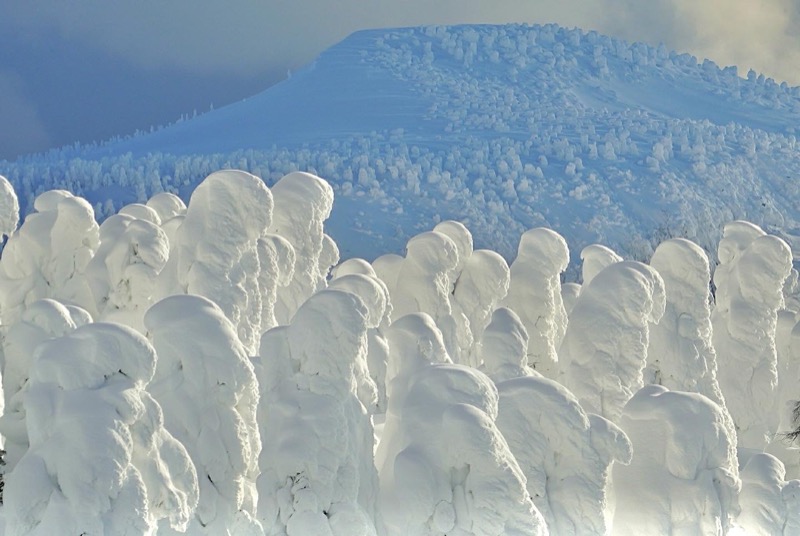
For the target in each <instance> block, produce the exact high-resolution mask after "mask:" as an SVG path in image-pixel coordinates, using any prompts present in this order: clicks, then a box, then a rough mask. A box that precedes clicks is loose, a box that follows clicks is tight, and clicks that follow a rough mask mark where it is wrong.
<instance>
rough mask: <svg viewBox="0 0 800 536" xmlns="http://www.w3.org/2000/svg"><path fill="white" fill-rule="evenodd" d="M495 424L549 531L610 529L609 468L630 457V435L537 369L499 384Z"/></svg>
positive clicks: (583, 532) (602, 531)
mask: <svg viewBox="0 0 800 536" xmlns="http://www.w3.org/2000/svg"><path fill="white" fill-rule="evenodd" d="M497 389H498V391H499V393H500V402H499V413H498V416H497V427H498V428H499V429H500V431H501V432H502V433H503V437H505V438H506V441H508V445H509V447H510V448H511V452H512V453H513V454H514V456H515V457H516V459H517V460H518V461H519V464H520V467H521V468H522V471H523V472H524V473H525V476H526V478H527V489H528V494H529V495H530V496H531V498H532V499H533V502H534V503H535V504H536V506H537V508H538V509H539V511H540V512H541V513H542V515H543V516H544V518H545V520H546V522H547V526H548V528H549V530H550V534H558V535H565V536H567V535H586V536H590V535H591V536H594V535H598V534H608V532H609V530H610V528H611V512H610V503H609V499H610V497H609V493H610V483H611V482H610V481H611V468H612V464H614V462H617V463H621V464H623V465H625V464H628V463H630V460H631V452H632V451H631V444H630V441H629V440H628V438H627V436H626V435H625V433H624V432H623V431H622V430H621V429H619V428H618V427H617V426H616V425H614V424H613V423H611V422H610V421H608V420H606V419H604V418H602V417H600V416H599V415H592V414H588V415H587V414H586V413H585V412H584V410H583V408H581V406H580V404H578V401H577V400H576V399H575V397H574V396H573V395H572V393H570V392H569V391H568V390H567V389H566V388H565V387H564V386H562V385H561V384H560V383H558V382H556V381H554V380H550V379H548V378H545V377H544V376H542V375H540V374H539V373H536V372H534V373H533V374H532V375H530V376H523V377H518V378H511V379H508V380H505V381H502V382H499V383H498V384H497Z"/></svg>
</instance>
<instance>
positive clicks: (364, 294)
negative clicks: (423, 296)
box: [329, 261, 392, 413]
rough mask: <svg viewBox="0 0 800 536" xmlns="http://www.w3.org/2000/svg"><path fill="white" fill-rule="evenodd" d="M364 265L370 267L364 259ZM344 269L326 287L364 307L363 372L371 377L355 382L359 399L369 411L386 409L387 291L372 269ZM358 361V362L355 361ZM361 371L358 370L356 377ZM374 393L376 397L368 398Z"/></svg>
mask: <svg viewBox="0 0 800 536" xmlns="http://www.w3.org/2000/svg"><path fill="white" fill-rule="evenodd" d="M364 267H366V268H369V270H368V274H369V272H370V271H372V267H371V266H370V265H369V263H367V262H366V261H364ZM368 274H360V273H346V271H345V270H337V272H336V276H335V277H334V278H333V279H331V281H330V284H329V288H334V289H339V290H344V291H346V292H351V293H353V294H355V295H356V296H358V297H359V298H360V299H361V301H362V302H363V303H364V305H365V306H366V308H367V360H366V365H367V367H368V369H369V370H368V371H366V375H367V376H368V377H369V378H371V381H369V382H366V383H364V384H363V385H360V386H359V398H360V399H361V403H362V404H364V406H365V407H366V408H367V410H368V411H369V412H370V413H386V363H387V362H388V360H389V343H388V342H387V341H386V336H385V335H384V333H385V331H386V329H387V328H388V327H389V325H390V323H391V315H392V304H391V303H390V302H389V291H388V290H387V289H386V285H385V284H384V283H383V281H381V280H380V279H378V277H377V276H376V275H375V272H374V271H372V274H371V275H368ZM359 364H360V362H359ZM361 377H362V375H361V373H360V372H359V378H361ZM375 395H377V398H376V399H374V400H373V399H372V397H373V396H375Z"/></svg>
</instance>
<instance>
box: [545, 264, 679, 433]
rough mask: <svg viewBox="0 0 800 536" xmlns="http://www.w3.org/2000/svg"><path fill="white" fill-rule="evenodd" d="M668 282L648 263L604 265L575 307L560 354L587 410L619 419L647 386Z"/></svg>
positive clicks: (565, 375)
mask: <svg viewBox="0 0 800 536" xmlns="http://www.w3.org/2000/svg"><path fill="white" fill-rule="evenodd" d="M664 307H665V297H664V282H663V280H662V279H661V276H659V275H658V273H657V272H656V271H655V270H653V269H652V268H650V267H649V266H647V265H645V264H642V263H639V262H635V261H623V262H618V263H614V264H610V265H608V266H606V268H604V269H603V270H601V271H600V272H599V273H598V274H597V275H596V276H595V277H594V278H592V279H591V281H590V282H589V284H588V285H583V287H582V289H581V293H580V295H579V296H578V299H577V301H576V302H575V307H574V308H573V309H572V314H571V315H570V319H569V326H568V327H567V332H566V335H565V336H564V341H563V342H562V344H561V348H560V351H559V358H560V359H561V361H562V366H561V371H562V376H561V377H562V378H563V382H562V383H563V384H564V385H565V386H566V387H567V388H568V389H570V390H571V391H572V392H573V393H574V394H575V396H576V397H577V398H578V400H579V401H580V403H581V406H583V408H584V409H585V410H586V411H588V412H594V413H597V414H599V415H602V416H603V417H606V418H607V419H610V420H612V421H614V422H617V421H618V419H619V417H620V415H621V414H622V409H623V407H624V406H625V404H626V403H627V402H628V400H629V399H630V398H631V397H632V396H633V395H634V393H636V391H638V390H639V389H641V388H642V387H643V385H644V381H643V376H642V372H643V370H644V367H645V364H646V362H647V344H648V334H649V326H650V324H651V323H655V322H658V320H659V319H660V318H661V316H662V315H663V313H664Z"/></svg>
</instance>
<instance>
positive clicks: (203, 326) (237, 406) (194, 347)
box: [144, 295, 261, 535]
mask: <svg viewBox="0 0 800 536" xmlns="http://www.w3.org/2000/svg"><path fill="white" fill-rule="evenodd" d="M144 324H145V327H146V328H147V333H148V337H149V338H150V340H151V341H152V343H153V346H154V347H155V349H156V351H157V352H158V366H157V367H156V370H155V375H154V377H153V381H152V382H151V383H150V386H149V387H148V390H149V391H150V392H151V393H152V395H153V397H154V398H155V399H156V400H157V401H158V403H159V404H160V405H161V407H162V408H163V411H164V422H165V425H166V428H167V429H168V430H169V431H170V432H171V433H172V434H173V435H174V436H175V437H176V438H177V439H178V440H179V441H181V442H182V443H183V444H184V445H186V449H187V450H188V452H189V456H190V457H191V459H192V461H193V462H194V465H195V467H196V468H197V476H198V481H199V484H200V499H199V504H198V506H197V511H196V512H195V514H194V516H192V518H191V520H190V522H189V525H188V531H187V533H188V534H198V535H199V534H214V535H217V534H222V535H224V534H230V535H234V534H235V535H239V534H253V535H258V534H260V533H261V527H260V525H259V524H258V522H257V521H256V520H255V518H254V516H255V508H256V490H255V480H256V477H257V475H258V454H259V452H260V450H261V441H260V438H259V432H258V426H257V423H256V407H257V404H258V386H257V382H256V377H255V373H254V371H253V365H252V364H251V362H250V359H249V357H248V355H247V352H246V350H245V348H244V346H243V345H242V343H241V342H240V340H239V338H238V337H237V335H236V331H235V328H234V326H233V324H232V323H231V322H230V320H228V318H227V317H226V316H225V314H224V313H223V311H222V310H221V309H220V308H219V307H218V306H217V305H216V304H214V303H213V302H211V301H210V300H208V299H207V298H204V297H201V296H193V295H176V296H171V297H169V298H165V299H163V300H161V301H159V302H157V303H156V304H155V305H153V306H152V307H151V308H150V309H149V310H148V311H147V313H146V314H145V317H144Z"/></svg>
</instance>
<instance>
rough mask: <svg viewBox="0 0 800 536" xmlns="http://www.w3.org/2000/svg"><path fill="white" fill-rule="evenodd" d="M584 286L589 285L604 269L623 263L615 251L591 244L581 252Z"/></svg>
mask: <svg viewBox="0 0 800 536" xmlns="http://www.w3.org/2000/svg"><path fill="white" fill-rule="evenodd" d="M581 261H582V262H583V264H582V268H581V275H582V278H583V286H586V285H587V284H589V283H590V282H591V281H592V279H594V277H595V276H596V275H597V274H599V273H600V271H601V270H603V268H605V267H606V266H608V265H609V264H614V263H617V262H621V261H622V257H620V256H619V255H617V253H616V252H614V250H612V249H611V248H609V247H606V246H604V245H602V244H590V245H588V246H586V247H585V248H583V249H582V250H581Z"/></svg>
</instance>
